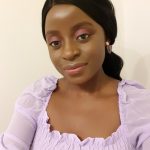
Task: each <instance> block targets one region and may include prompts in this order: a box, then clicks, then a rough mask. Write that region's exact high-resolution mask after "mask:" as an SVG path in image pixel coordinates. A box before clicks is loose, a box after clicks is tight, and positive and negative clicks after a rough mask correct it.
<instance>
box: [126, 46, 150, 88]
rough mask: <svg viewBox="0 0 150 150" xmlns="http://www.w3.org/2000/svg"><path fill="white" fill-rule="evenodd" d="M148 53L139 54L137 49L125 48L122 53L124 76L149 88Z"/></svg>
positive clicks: (149, 68)
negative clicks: (123, 53)
mask: <svg viewBox="0 0 150 150" xmlns="http://www.w3.org/2000/svg"><path fill="white" fill-rule="evenodd" d="M149 58H150V54H146V53H145V54H141V53H139V52H138V51H137V50H136V51H135V50H133V49H132V50H131V49H126V50H125V55H124V58H123V59H124V62H125V65H124V76H125V78H127V79H129V80H135V81H138V82H140V83H141V84H143V86H144V87H146V88H150V67H149V66H150V59H149Z"/></svg>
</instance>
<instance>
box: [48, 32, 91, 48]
mask: <svg viewBox="0 0 150 150" xmlns="http://www.w3.org/2000/svg"><path fill="white" fill-rule="evenodd" d="M82 36H84V37H86V39H83V40H79V41H81V42H84V41H87V40H88V39H89V37H90V34H87V33H83V34H81V35H79V36H77V38H76V40H78V39H79V38H80V37H82ZM53 43H57V44H58V43H60V44H61V42H60V41H53V42H51V43H50V44H49V45H50V46H51V47H53V48H54V49H58V48H59V47H60V45H59V46H52V44H53Z"/></svg>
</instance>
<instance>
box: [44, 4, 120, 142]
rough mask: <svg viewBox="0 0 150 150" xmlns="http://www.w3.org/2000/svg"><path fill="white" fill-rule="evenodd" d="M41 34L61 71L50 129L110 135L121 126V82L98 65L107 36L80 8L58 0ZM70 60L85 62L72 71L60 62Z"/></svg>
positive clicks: (50, 112)
mask: <svg viewBox="0 0 150 150" xmlns="http://www.w3.org/2000/svg"><path fill="white" fill-rule="evenodd" d="M45 33H46V34H45V36H46V42H47V46H48V50H49V55H50V58H51V60H52V62H53V64H54V66H55V67H56V69H57V70H58V71H59V72H60V73H61V74H62V75H63V78H61V79H59V81H58V85H57V88H56V89H55V91H54V92H53V94H52V96H51V100H50V101H49V103H48V106H47V109H46V110H47V113H48V116H50V120H49V123H51V125H52V128H53V129H55V130H59V131H60V132H67V133H74V134H76V135H77V136H78V138H79V139H80V140H83V139H85V138H87V137H104V138H106V137H108V136H110V135H111V133H113V132H114V131H116V129H117V128H118V127H119V125H120V117H119V109H118V94H117V87H118V82H119V81H117V80H115V79H113V78H111V77H108V76H107V75H106V74H105V73H104V71H103V69H102V64H103V61H104V58H105V46H106V45H105V44H106V41H107V37H105V33H104V30H103V28H102V27H101V26H100V25H99V24H97V23H96V22H95V21H94V20H93V19H92V18H90V17H89V16H88V15H87V14H86V13H84V12H83V11H82V10H80V9H79V8H78V7H76V6H73V5H65V4H61V5H55V6H53V7H52V9H51V10H50V11H49V12H48V14H47V17H46V22H45ZM74 63H86V66H85V67H84V68H83V69H82V70H81V71H80V72H79V73H77V74H75V75H70V74H68V72H66V71H65V70H64V67H65V66H67V65H70V64H74ZM60 99H61V101H60ZM60 114H61V115H60ZM100 118H101V119H100Z"/></svg>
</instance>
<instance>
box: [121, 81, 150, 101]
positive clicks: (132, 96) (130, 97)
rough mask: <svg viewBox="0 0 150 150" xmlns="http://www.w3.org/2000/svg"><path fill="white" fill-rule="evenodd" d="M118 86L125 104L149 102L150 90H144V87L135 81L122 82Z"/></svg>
mask: <svg viewBox="0 0 150 150" xmlns="http://www.w3.org/2000/svg"><path fill="white" fill-rule="evenodd" d="M119 86H120V90H121V91H122V93H124V95H125V96H126V99H125V100H126V103H130V102H131V103H133V102H136V101H144V100H146V101H147V100H149V101H150V90H149V89H146V88H144V86H143V85H142V84H140V83H139V82H137V81H131V80H122V81H121V82H120V83H119Z"/></svg>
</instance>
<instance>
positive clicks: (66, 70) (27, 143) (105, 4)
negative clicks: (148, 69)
mask: <svg viewBox="0 0 150 150" xmlns="http://www.w3.org/2000/svg"><path fill="white" fill-rule="evenodd" d="M42 31H43V37H44V39H45V41H46V44H47V46H48V50H49V54H50V58H51V60H52V62H53V64H54V66H55V67H56V69H57V70H58V71H59V72H60V73H61V74H62V76H63V77H62V78H60V79H57V78H56V77H52V76H48V77H44V78H42V79H40V80H38V81H36V82H35V83H33V84H32V85H31V86H30V87H29V88H27V89H26V90H25V91H24V92H23V93H22V94H21V96H20V97H19V98H18V100H17V102H16V107H15V112H14V115H13V117H12V121H11V123H10V125H9V127H8V128H7V130H6V131H5V132H4V133H3V134H2V135H1V144H0V146H1V149H9V150H54V149H56V150H79V149H83V150H102V149H103V150H148V149H149V148H150V114H149V112H148V111H149V108H150V102H149V99H150V91H148V90H146V89H144V88H143V87H142V86H141V85H139V84H138V83H136V82H132V81H126V80H122V79H121V77H120V71H121V69H122V66H123V61H122V59H121V58H120V57H119V56H117V55H116V54H115V53H113V52H112V45H113V44H114V41H115V38H116V35H117V24H116V18H115V13H114V8H113V5H112V3H111V2H110V1H109V0H82V1H81V0H53V1H51V0H47V1H46V2H45V5H44V7H43V11H42Z"/></svg>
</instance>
